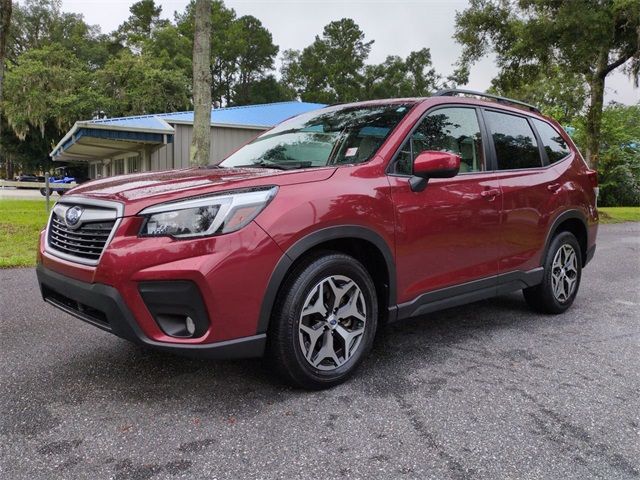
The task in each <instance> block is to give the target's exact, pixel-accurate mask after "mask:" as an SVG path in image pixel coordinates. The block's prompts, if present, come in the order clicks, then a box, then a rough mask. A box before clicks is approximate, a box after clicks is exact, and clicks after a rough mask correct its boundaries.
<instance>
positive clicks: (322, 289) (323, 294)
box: [298, 275, 367, 370]
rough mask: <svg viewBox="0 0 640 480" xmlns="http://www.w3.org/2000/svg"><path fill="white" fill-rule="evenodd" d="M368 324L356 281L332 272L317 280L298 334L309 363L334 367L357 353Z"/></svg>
mask: <svg viewBox="0 0 640 480" xmlns="http://www.w3.org/2000/svg"><path fill="white" fill-rule="evenodd" d="M366 323H367V306H366V302H365V299H364V295H363V294H362V290H360V287H359V286H358V284H357V283H356V282H354V281H353V280H352V279H350V278H349V277H346V276H343V275H332V276H330V277H326V278H324V279H323V280H321V281H320V282H318V283H317V284H316V285H315V286H314V287H313V288H312V289H311V291H310V293H309V295H307V298H306V300H305V302H304V305H303V307H302V312H301V313H300V320H299V322H298V337H299V341H300V347H301V349H302V354H303V355H304V357H305V359H306V360H307V362H308V363H309V364H310V365H311V366H313V367H314V368H317V369H319V370H335V369H336V368H338V367H340V366H342V365H344V364H345V363H346V362H347V361H348V360H349V359H350V358H352V357H353V355H354V354H355V353H356V352H357V350H358V348H359V347H360V344H361V343H362V339H363V336H364V331H365V327H366Z"/></svg>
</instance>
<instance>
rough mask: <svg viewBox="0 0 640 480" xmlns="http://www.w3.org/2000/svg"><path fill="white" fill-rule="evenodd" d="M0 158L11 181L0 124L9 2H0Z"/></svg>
mask: <svg viewBox="0 0 640 480" xmlns="http://www.w3.org/2000/svg"><path fill="white" fill-rule="evenodd" d="M0 1H1V3H0V158H2V159H3V160H4V162H5V166H6V178H7V180H11V179H12V177H13V171H12V170H13V168H11V161H10V160H9V158H7V156H6V154H5V151H4V145H3V144H2V124H3V117H4V111H3V108H2V105H3V102H4V63H5V57H6V53H7V38H8V37H9V25H10V24H11V10H12V6H13V4H12V2H11V0H0Z"/></svg>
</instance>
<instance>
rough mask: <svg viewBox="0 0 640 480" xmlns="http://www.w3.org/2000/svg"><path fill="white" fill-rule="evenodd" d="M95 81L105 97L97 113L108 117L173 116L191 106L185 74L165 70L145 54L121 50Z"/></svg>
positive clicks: (175, 68) (178, 70)
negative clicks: (162, 114)
mask: <svg viewBox="0 0 640 480" xmlns="http://www.w3.org/2000/svg"><path fill="white" fill-rule="evenodd" d="M95 78H96V86H97V87H98V88H99V91H100V92H102V93H103V95H104V100H103V103H102V105H100V106H99V107H100V108H99V109H100V110H102V111H104V112H106V113H107V115H109V116H111V117H118V116H126V115H140V114H148V113H163V112H173V111H179V110H187V109H188V108H189V106H190V102H189V99H190V93H191V92H190V88H189V79H188V78H187V76H186V75H185V74H184V71H183V70H182V69H181V68H179V67H173V68H166V67H165V66H164V65H163V64H162V62H161V61H160V60H158V59H156V58H154V57H151V56H149V55H146V54H142V55H136V54H133V53H131V52H130V51H129V50H124V51H123V52H121V53H120V54H119V55H118V56H116V57H114V58H112V59H111V60H109V62H107V64H106V65H105V67H104V68H103V69H101V70H100V71H98V72H97V74H96V76H95ZM96 107H98V105H96Z"/></svg>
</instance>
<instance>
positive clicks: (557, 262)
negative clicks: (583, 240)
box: [551, 243, 578, 302]
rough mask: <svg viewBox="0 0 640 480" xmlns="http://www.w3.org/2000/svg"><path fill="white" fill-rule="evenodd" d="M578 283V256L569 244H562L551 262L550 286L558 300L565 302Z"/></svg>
mask: <svg viewBox="0 0 640 480" xmlns="http://www.w3.org/2000/svg"><path fill="white" fill-rule="evenodd" d="M577 283H578V257H577V256H576V252H575V250H574V249H573V247H572V246H571V245H568V244H566V243H565V244H564V245H562V246H561V247H560V248H559V249H558V251H557V252H556V254H555V256H554V257H553V263H552V264H551V288H552V290H553V296H554V297H555V298H556V300H558V301H559V302H566V301H567V300H568V299H569V298H570V297H571V295H572V294H573V292H574V291H575V289H576V286H577Z"/></svg>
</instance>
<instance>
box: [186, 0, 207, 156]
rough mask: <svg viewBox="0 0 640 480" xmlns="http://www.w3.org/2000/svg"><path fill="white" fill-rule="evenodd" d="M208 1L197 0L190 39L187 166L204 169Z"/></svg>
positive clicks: (205, 154)
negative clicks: (190, 136) (190, 109)
mask: <svg viewBox="0 0 640 480" xmlns="http://www.w3.org/2000/svg"><path fill="white" fill-rule="evenodd" d="M211 9H212V3H211V0H196V19H195V22H196V24H195V33H194V38H193V107H194V114H193V140H192V141H191V149H190V150H189V163H190V164H191V165H194V166H205V165H207V164H208V163H209V153H210V151H211V136H210V132H211Z"/></svg>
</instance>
